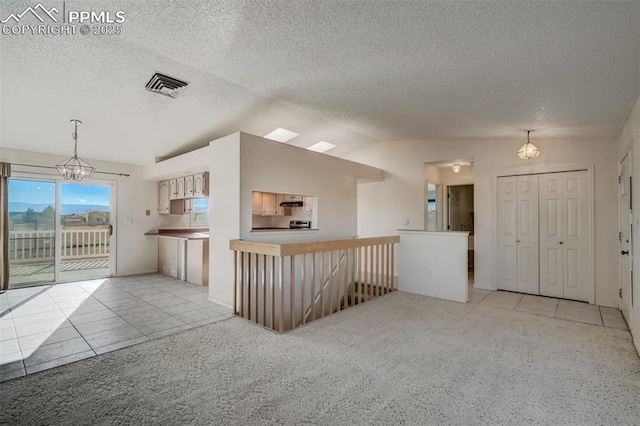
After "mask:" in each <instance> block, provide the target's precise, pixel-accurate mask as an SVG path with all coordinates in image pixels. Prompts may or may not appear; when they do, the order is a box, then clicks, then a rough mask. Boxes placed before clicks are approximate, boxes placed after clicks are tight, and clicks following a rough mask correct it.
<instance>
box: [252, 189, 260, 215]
mask: <svg viewBox="0 0 640 426" xmlns="http://www.w3.org/2000/svg"><path fill="white" fill-rule="evenodd" d="M251 214H262V192H258V191H253V192H252V193H251Z"/></svg>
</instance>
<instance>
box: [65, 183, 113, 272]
mask: <svg viewBox="0 0 640 426" xmlns="http://www.w3.org/2000/svg"><path fill="white" fill-rule="evenodd" d="M110 201H111V186H110V185H108V184H91V183H67V182H62V183H61V193H60V231H61V232H60V278H59V280H60V281H76V280H83V279H90V278H100V277H106V276H109V275H110V252H111V250H110V247H111V244H110V243H111V229H112V228H111V208H110V205H111V203H110Z"/></svg>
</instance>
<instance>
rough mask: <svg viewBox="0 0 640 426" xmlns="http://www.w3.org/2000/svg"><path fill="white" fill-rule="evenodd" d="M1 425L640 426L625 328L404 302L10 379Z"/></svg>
mask: <svg viewBox="0 0 640 426" xmlns="http://www.w3.org/2000/svg"><path fill="white" fill-rule="evenodd" d="M0 394H1V395H2V410H0V423H2V424H237V425H247V424H251V425H255V424H290V425H293V424H322V425H336V424H363V425H364V424H366V425H371V424H378V425H391V424H412V425H416V424H456V425H462V424H464V425H474V424H554V425H557V424H616V425H620V424H638V421H639V420H638V419H640V403H639V402H638V395H640V359H639V357H638V354H637V353H636V351H635V349H634V347H633V344H632V342H631V336H630V334H629V332H628V331H625V330H619V329H614V328H606V327H601V326H600V327H599V326H594V325H590V324H584V323H579V322H573V321H567V320H563V319H558V318H549V317H545V316H540V315H534V314H529V313H525V312H517V311H511V310H505V309H499V308H495V307H491V306H483V305H473V304H459V303H453V302H447V301H443V300H437V299H432V298H428V297H422V296H415V295H410V294H406V293H402V292H396V293H393V294H391V295H388V296H385V297H382V298H379V299H376V300H374V301H371V302H368V303H365V304H363V305H360V306H357V307H355V308H352V309H349V310H347V311H344V312H341V313H338V314H336V315H333V316H331V317H329V318H326V319H323V320H320V321H316V322H313V323H311V324H309V325H307V326H305V327H302V328H299V329H297V330H294V331H293V332H290V333H287V334H284V335H278V334H275V333H272V332H270V331H268V330H265V329H263V328H261V327H259V326H255V325H253V324H250V323H248V322H246V321H245V320H242V319H239V318H231V319H228V320H224V321H220V322H217V323H214V324H209V325H205V326H201V327H198V328H194V329H191V330H187V331H184V332H182V333H178V334H173V335H169V336H166V337H162V338H159V339H156V340H151V341H148V342H145V343H141V344H138V345H135V346H131V347H127V348H124V349H120V350H117V351H114V352H109V353H106V354H103V355H100V356H97V357H93V358H89V359H85V360H81V361H78V362H75V363H72V364H67V365H63V366H61V367H58V368H54V369H50V370H46V371H42V372H39V373H35V374H32V375H27V376H25V377H21V378H18V379H14V380H10V381H7V382H4V383H0Z"/></svg>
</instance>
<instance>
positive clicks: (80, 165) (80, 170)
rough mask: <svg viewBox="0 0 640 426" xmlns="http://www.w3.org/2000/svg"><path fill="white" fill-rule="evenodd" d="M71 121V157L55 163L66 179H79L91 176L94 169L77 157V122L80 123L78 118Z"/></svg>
mask: <svg viewBox="0 0 640 426" xmlns="http://www.w3.org/2000/svg"><path fill="white" fill-rule="evenodd" d="M71 122H72V123H73V133H72V134H71V136H73V157H71V158H69V159H68V160H66V161H63V162H62V163H60V164H58V165H56V169H58V173H60V175H62V177H64V178H65V179H66V180H76V181H81V180H82V179H84V178H86V177H91V176H92V175H93V172H94V171H95V170H96V169H95V167H93V166H92V165H91V164H89V163H87V162H86V161H84V160H83V159H82V158H80V157H78V124H82V121H80V120H75V119H74V120H71Z"/></svg>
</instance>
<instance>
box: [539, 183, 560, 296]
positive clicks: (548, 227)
mask: <svg viewBox="0 0 640 426" xmlns="http://www.w3.org/2000/svg"><path fill="white" fill-rule="evenodd" d="M539 202H540V294H541V295H543V296H551V297H563V293H564V268H563V262H564V261H563V244H562V235H563V229H562V228H563V223H564V220H563V211H562V210H563V208H562V206H563V203H562V173H549V174H543V175H540V176H539Z"/></svg>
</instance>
